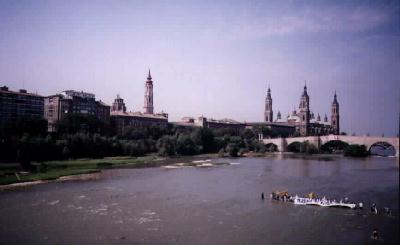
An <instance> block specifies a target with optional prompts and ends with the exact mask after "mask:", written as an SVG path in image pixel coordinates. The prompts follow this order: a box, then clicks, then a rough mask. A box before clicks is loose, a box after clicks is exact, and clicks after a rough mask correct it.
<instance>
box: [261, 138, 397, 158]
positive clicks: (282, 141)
mask: <svg viewBox="0 0 400 245" xmlns="http://www.w3.org/2000/svg"><path fill="white" fill-rule="evenodd" d="M332 140H340V141H343V142H346V143H348V144H358V145H365V146H366V148H367V149H368V150H369V149H370V148H371V146H372V145H374V144H376V143H379V142H384V143H387V144H390V145H392V146H393V147H394V149H395V151H396V156H399V138H397V137H370V136H349V135H332V134H331V135H323V136H308V137H292V138H275V139H262V141H263V143H264V144H270V143H272V144H275V145H276V146H277V147H278V151H281V152H282V151H287V146H288V145H290V144H291V143H293V142H300V143H302V142H305V141H308V142H310V143H312V144H314V145H315V146H316V147H317V148H318V149H319V148H320V147H321V146H322V145H324V144H325V143H327V142H329V141H332Z"/></svg>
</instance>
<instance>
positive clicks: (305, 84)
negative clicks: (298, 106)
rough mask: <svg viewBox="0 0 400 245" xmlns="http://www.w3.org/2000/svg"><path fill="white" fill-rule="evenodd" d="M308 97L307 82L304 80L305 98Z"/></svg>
mask: <svg viewBox="0 0 400 245" xmlns="http://www.w3.org/2000/svg"><path fill="white" fill-rule="evenodd" d="M306 95H307V82H306V80H304V91H303V96H306Z"/></svg>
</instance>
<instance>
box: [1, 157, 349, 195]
mask: <svg viewBox="0 0 400 245" xmlns="http://www.w3.org/2000/svg"><path fill="white" fill-rule="evenodd" d="M241 157H243V158H247V157H254V158H268V157H284V158H293V159H299V158H307V159H310V160H318V161H333V160H334V159H336V158H342V157H344V156H343V155H341V154H304V153H292V152H268V153H253V152H250V153H246V154H244V155H242V156H239V157H236V158H241ZM147 158H149V159H147ZM217 158H231V157H229V156H219V155H218V154H216V153H213V154H200V155H195V156H172V157H158V156H154V155H150V156H144V157H135V158H129V157H115V158H101V159H76V160H72V161H70V160H66V161H54V162H53V163H52V164H60V163H64V162H65V163H70V162H73V163H74V164H76V162H85V161H87V162H90V163H91V162H93V161H94V162H95V163H96V166H95V167H94V168H92V169H81V171H79V169H75V170H78V171H77V173H73V172H72V173H66V174H60V176H58V177H56V178H48V179H35V180H27V181H21V180H17V181H15V182H13V183H9V184H0V191H5V190H15V189H20V188H25V187H30V186H34V185H38V184H45V183H53V182H64V181H87V180H98V179H101V177H102V174H103V170H110V169H134V168H152V167H162V166H167V165H174V164H177V163H181V162H182V161H185V160H186V161H193V160H205V159H217ZM232 158H233V157H232ZM108 159H111V160H113V159H128V160H127V161H128V162H129V161H130V160H132V163H109V162H108V161H107V160H108ZM143 159H144V160H143ZM92 165H93V164H92ZM92 167H93V166H92ZM70 170H74V169H70ZM53 172H55V173H57V170H53ZM34 174H36V173H34ZM34 174H33V175H34Z"/></svg>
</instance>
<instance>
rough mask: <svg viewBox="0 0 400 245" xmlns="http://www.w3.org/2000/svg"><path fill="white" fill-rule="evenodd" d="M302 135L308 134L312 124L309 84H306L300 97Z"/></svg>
mask: <svg viewBox="0 0 400 245" xmlns="http://www.w3.org/2000/svg"><path fill="white" fill-rule="evenodd" d="M299 117H300V135H301V136H307V135H308V133H309V132H308V131H309V124H310V97H309V96H308V94H307V85H306V84H304V91H303V94H302V95H301V98H300V105H299Z"/></svg>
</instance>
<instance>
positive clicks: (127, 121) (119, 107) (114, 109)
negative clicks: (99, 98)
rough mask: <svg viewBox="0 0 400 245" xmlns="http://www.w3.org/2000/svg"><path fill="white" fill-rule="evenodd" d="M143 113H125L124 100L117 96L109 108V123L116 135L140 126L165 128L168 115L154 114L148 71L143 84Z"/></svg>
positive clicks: (151, 82) (151, 84)
mask: <svg viewBox="0 0 400 245" xmlns="http://www.w3.org/2000/svg"><path fill="white" fill-rule="evenodd" d="M144 98H145V100H144V113H142V112H127V110H126V106H125V103H124V100H123V99H122V98H121V97H120V96H119V95H117V97H116V98H115V99H114V102H113V104H112V106H111V114H110V116H111V123H112V125H113V126H114V127H115V128H116V130H117V132H118V133H122V132H124V130H125V129H127V128H131V127H140V126H158V127H167V125H168V114H167V113H164V112H161V113H154V107H153V81H152V78H151V74H150V70H149V74H148V76H147V81H146V82H145V93H144Z"/></svg>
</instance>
